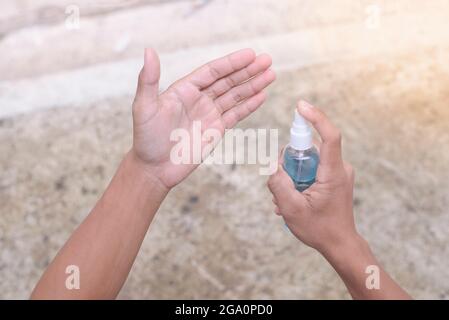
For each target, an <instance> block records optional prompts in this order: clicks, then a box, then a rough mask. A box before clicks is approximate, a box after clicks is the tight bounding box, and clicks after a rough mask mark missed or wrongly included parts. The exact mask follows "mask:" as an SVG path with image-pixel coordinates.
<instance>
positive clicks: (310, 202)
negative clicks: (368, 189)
mask: <svg viewBox="0 0 449 320" xmlns="http://www.w3.org/2000/svg"><path fill="white" fill-rule="evenodd" d="M298 112H299V113H300V114H301V115H302V116H303V117H304V118H305V119H306V120H308V121H309V122H310V123H311V124H312V125H313V126H314V127H315V129H316V130H317V131H318V133H319V134H320V136H321V139H322V143H321V145H320V146H318V149H319V150H320V164H319V166H318V172H317V177H316V182H315V183H314V184H313V185H312V186H311V187H310V188H309V189H307V190H305V191H304V192H303V193H300V192H298V191H297V190H296V189H295V187H294V184H293V182H292V180H291V179H290V177H289V176H288V174H287V173H286V172H285V171H284V169H283V167H282V159H283V157H282V155H281V160H280V161H281V165H280V166H279V168H278V171H277V172H276V173H275V174H273V175H272V176H271V177H270V179H269V181H268V187H269V189H270V190H271V192H272V193H273V196H274V198H273V202H274V204H275V205H276V208H275V212H276V213H277V214H279V215H281V216H282V217H283V218H284V220H285V222H286V224H287V226H288V227H289V229H290V230H291V232H292V233H293V234H294V235H295V236H296V237H297V238H298V239H299V240H301V241H302V242H304V243H305V244H306V245H309V246H311V247H313V248H315V249H317V250H318V251H320V252H321V253H327V252H328V251H330V250H332V249H333V248H335V247H340V246H341V245H345V244H347V243H349V242H351V241H353V240H354V241H355V240H356V239H359V237H358V234H357V231H356V228H355V223H354V216H353V208H352V201H353V199H352V198H353V187H354V171H353V169H352V168H351V166H350V165H349V164H346V163H344V162H343V160H342V155H341V134H340V132H339V130H338V129H337V128H336V127H335V126H334V125H333V124H332V123H331V122H330V121H329V119H328V118H327V117H326V115H325V114H324V113H323V112H322V111H320V110H319V109H318V108H315V107H313V106H311V105H310V104H308V103H307V102H300V103H299V104H298ZM357 241H358V240H357Z"/></svg>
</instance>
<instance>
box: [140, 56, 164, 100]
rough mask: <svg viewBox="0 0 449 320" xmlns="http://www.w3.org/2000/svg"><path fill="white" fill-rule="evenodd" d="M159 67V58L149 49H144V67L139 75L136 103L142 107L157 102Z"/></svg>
mask: <svg viewBox="0 0 449 320" xmlns="http://www.w3.org/2000/svg"><path fill="white" fill-rule="evenodd" d="M160 75H161V67H160V62H159V57H158V55H157V53H156V51H154V50H153V49H151V48H148V49H145V55H144V66H143V68H142V70H141V71H140V74H139V82H138V85H137V92H136V101H138V102H139V104H142V105H143V106H147V105H148V104H150V103H152V102H154V101H156V100H157V97H158V95H159V78H160Z"/></svg>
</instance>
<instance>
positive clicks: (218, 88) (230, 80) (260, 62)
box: [204, 54, 272, 99]
mask: <svg viewBox="0 0 449 320" xmlns="http://www.w3.org/2000/svg"><path fill="white" fill-rule="evenodd" d="M271 64H272V60H271V57H270V56H269V55H268V54H261V55H259V56H258V57H257V58H256V60H254V62H253V63H251V64H250V65H249V66H247V67H246V68H243V69H242V70H239V71H236V72H234V73H232V74H231V75H229V76H228V77H225V78H222V79H220V80H218V81H217V82H215V83H214V84H212V85H211V86H210V87H208V88H207V89H205V90H204V93H206V94H207V95H208V96H209V97H211V98H212V99H216V98H217V97H219V96H221V95H222V94H224V93H226V92H228V91H229V90H231V89H232V88H233V87H235V86H238V85H239V84H241V83H243V82H246V81H248V80H249V79H251V78H252V77H254V76H256V75H258V74H259V73H262V72H264V71H265V70H267V69H268V68H269V67H270V66H271Z"/></svg>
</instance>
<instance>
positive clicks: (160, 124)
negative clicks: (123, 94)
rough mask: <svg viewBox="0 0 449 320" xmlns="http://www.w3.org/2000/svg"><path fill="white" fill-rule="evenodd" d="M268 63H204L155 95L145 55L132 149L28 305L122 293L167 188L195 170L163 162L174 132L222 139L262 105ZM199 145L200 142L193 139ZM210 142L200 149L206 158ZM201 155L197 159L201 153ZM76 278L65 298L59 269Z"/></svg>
mask: <svg viewBox="0 0 449 320" xmlns="http://www.w3.org/2000/svg"><path fill="white" fill-rule="evenodd" d="M270 66H271V58H270V57H269V56H268V55H264V54H262V55H259V56H257V57H256V55H255V53H254V51H253V50H251V49H244V50H240V51H237V52H234V53H232V54H230V55H228V56H226V57H223V58H220V59H217V60H214V61H211V62H209V63H207V64H206V65H204V66H202V67H200V68H198V69H197V70H195V71H194V72H192V73H191V74H189V75H187V76H186V77H184V78H182V79H180V80H178V81H176V82H175V83H174V84H173V85H172V86H170V87H169V88H168V89H167V90H166V91H165V92H163V93H159V78H160V66H159V59H158V56H157V54H156V53H155V52H154V51H153V50H151V49H148V50H146V51H145V64H144V67H143V69H142V71H141V73H140V75H139V83H138V88H137V93H136V98H135V100H134V103H133V124H134V130H133V136H134V139H133V147H132V149H131V151H130V152H129V153H128V154H127V156H126V157H125V159H124V160H123V162H122V163H121V165H120V167H119V169H118V171H117V173H116V175H115V177H114V178H113V180H112V182H111V184H110V185H109V187H108V188H107V190H106V192H105V193H104V195H103V197H102V198H101V199H100V200H99V202H98V203H97V205H96V206H95V208H94V209H93V210H92V212H91V213H90V214H89V216H88V217H87V218H86V219H85V220H84V222H83V223H82V224H81V225H80V226H79V227H78V229H77V230H76V231H75V232H74V233H73V235H72V236H71V237H70V239H69V240H68V241H67V243H66V244H65V246H64V247H63V248H62V249H61V250H60V252H59V253H58V255H57V256H56V258H55V259H54V260H53V262H52V263H51V264H50V266H49V267H48V269H47V270H46V271H45V273H44V275H43V276H42V278H41V279H40V281H39V283H38V284H37V286H36V288H35V289H34V291H33V293H32V298H34V299H65V298H68V299H71V298H80V299H113V298H115V297H116V296H117V294H118V293H119V291H120V289H121V287H122V286H123V284H124V282H125V280H126V278H127V276H128V273H129V270H130V269H131V266H132V264H133V262H134V259H135V258H136V255H137V253H138V251H139V248H140V246H141V244H142V241H143V239H144V237H145V234H146V232H147V230H148V227H149V225H150V223H151V221H152V219H153V217H154V215H155V213H156V211H157V210H158V208H159V206H160V204H161V202H162V201H163V200H164V198H165V196H166V195H167V193H168V192H169V190H170V189H171V188H173V187H174V186H176V185H177V184H178V183H180V182H181V181H182V180H184V179H185V178H186V177H187V176H188V175H189V174H190V173H191V172H192V171H193V170H195V168H196V167H198V165H199V162H197V161H194V159H195V158H194V155H193V154H191V153H192V152H193V150H190V149H191V148H187V150H183V151H182V152H186V153H187V156H188V157H187V158H188V159H190V160H189V161H187V162H183V163H179V164H178V163H176V162H175V161H173V159H171V150H172V149H173V147H174V146H175V145H176V143H175V142H174V141H172V140H171V139H170V138H171V133H172V132H173V131H174V130H184V132H186V133H187V134H188V135H190V136H191V137H192V131H193V128H194V126H195V124H200V125H201V127H202V129H203V130H214V131H215V133H217V136H219V137H222V136H223V134H224V132H225V130H226V129H229V128H232V127H234V126H235V125H236V124H237V123H238V122H239V121H240V120H242V119H244V118H246V117H247V116H248V115H250V114H251V113H252V112H254V111H255V110H256V109H257V108H258V107H260V106H261V105H262V104H263V102H264V101H265V97H266V95H265V93H264V89H265V88H266V87H267V86H268V85H269V84H270V83H271V82H273V81H274V79H275V74H274V72H273V71H271V70H270V69H269V67H270ZM200 138H201V137H200ZM216 143H218V141H203V140H202V141H200V146H201V148H200V149H201V150H200V152H201V154H200V159H199V160H201V156H202V155H206V156H207V155H208V152H209V153H210V152H211V151H212V149H213V147H214V146H215V144H216ZM203 151H205V152H204V153H203ZM71 265H75V266H78V267H79V271H80V288H79V290H68V289H67V288H66V285H65V282H66V278H67V277H68V275H67V274H66V273H65V271H66V268H67V266H71Z"/></svg>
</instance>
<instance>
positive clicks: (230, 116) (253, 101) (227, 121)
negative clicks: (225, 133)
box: [222, 91, 267, 129]
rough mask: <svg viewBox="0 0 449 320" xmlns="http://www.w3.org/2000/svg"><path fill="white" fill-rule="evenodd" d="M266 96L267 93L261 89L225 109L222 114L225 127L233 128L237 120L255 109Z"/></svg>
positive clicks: (240, 119)
mask: <svg viewBox="0 0 449 320" xmlns="http://www.w3.org/2000/svg"><path fill="white" fill-rule="evenodd" d="M266 98H267V95H266V94H265V92H263V91H262V92H259V93H258V94H256V95H255V96H252V97H251V98H249V99H247V100H245V101H243V102H242V103H241V104H239V105H238V106H236V107H234V108H232V109H231V110H229V111H226V112H225V113H224V114H223V116H222V120H223V123H224V125H225V127H226V128H228V129H230V128H233V127H234V126H235V125H236V124H237V123H238V122H239V121H242V120H243V119H245V118H246V117H247V116H249V115H250V114H251V113H253V112H254V111H256V110H257V109H258V108H259V107H260V106H261V105H262V104H263V103H264V102H265V100H266Z"/></svg>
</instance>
